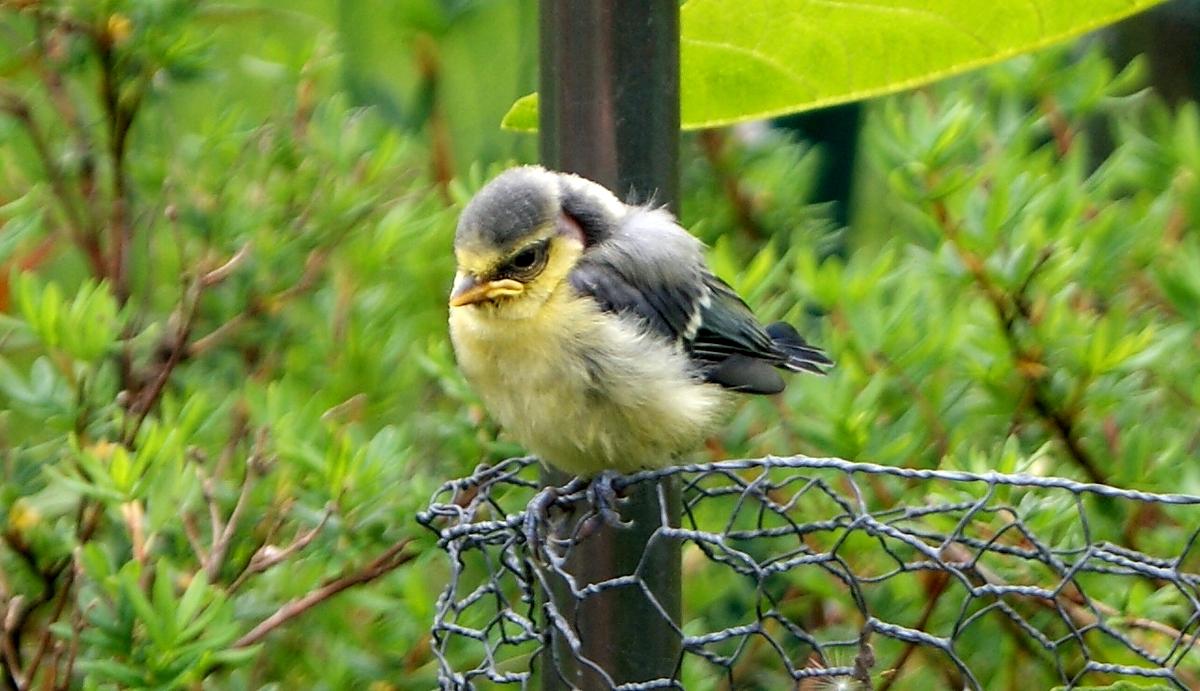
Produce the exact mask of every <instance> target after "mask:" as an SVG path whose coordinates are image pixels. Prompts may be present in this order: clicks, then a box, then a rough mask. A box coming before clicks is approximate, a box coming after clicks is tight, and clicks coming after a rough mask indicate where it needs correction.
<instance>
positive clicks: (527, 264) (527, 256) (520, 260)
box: [508, 245, 542, 271]
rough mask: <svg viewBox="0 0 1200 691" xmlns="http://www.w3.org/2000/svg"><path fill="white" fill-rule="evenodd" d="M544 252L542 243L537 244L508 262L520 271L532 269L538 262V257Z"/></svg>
mask: <svg viewBox="0 0 1200 691" xmlns="http://www.w3.org/2000/svg"><path fill="white" fill-rule="evenodd" d="M541 253H542V248H541V246H540V245H535V246H533V247H530V248H528V249H526V250H522V251H521V252H520V253H519V254H517V256H515V257H513V258H512V259H511V260H509V262H508V264H509V266H511V267H512V268H514V269H517V270H518V271H526V270H528V269H532V268H533V267H534V265H535V264H537V263H538V258H539V256H540V255H541Z"/></svg>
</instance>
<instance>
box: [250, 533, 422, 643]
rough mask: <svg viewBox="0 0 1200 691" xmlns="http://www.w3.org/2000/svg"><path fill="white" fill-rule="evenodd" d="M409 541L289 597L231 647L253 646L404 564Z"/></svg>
mask: <svg viewBox="0 0 1200 691" xmlns="http://www.w3.org/2000/svg"><path fill="white" fill-rule="evenodd" d="M410 542H412V538H410V537H406V538H404V539H402V540H400V541H399V542H397V543H396V544H394V545H392V546H391V547H389V548H388V549H387V550H386V551H384V553H383V554H381V555H379V556H378V557H377V558H376V559H375V560H374V561H372V562H371V563H370V564H367V565H366V566H364V567H362V568H361V569H359V570H358V571H354V572H351V573H348V574H345V575H343V576H339V577H338V578H335V579H333V580H331V581H327V582H326V583H325V584H324V585H322V586H321V587H320V588H317V589H316V590H314V591H312V592H310V593H308V594H307V595H304V596H303V597H299V598H296V599H294V600H289V601H288V602H286V603H285V604H284V605H283V606H282V607H280V608H279V609H278V610H276V611H275V613H273V614H272V615H271V616H269V617H267V618H266V619H264V620H262V621H261V622H259V623H258V625H257V626H255V627H254V628H253V629H251V630H250V631H249V632H248V633H247V634H246V635H244V636H242V637H241V638H239V639H238V640H237V641H236V642H235V643H234V644H233V647H235V648H247V647H249V646H252V645H254V644H256V643H258V642H259V641H261V640H262V639H264V638H266V637H267V634H269V633H271V632H272V631H274V630H275V629H277V628H279V627H280V626H283V625H284V624H286V623H288V622H289V621H291V620H292V619H295V618H296V617H298V616H300V615H301V614H304V613H305V612H307V611H308V610H310V609H312V608H313V607H316V606H317V605H319V604H321V603H322V602H324V601H326V600H328V599H329V598H331V597H333V596H334V595H337V594H338V593H340V592H342V591H343V590H347V589H348V588H353V587H354V586H358V585H362V584H364V583H370V582H371V581H373V580H375V579H377V578H379V577H380V576H383V575H386V574H387V573H390V572H391V571H393V570H395V569H396V568H398V567H400V566H403V565H404V564H407V563H408V562H410V561H412V560H413V559H414V558H415V556H416V555H415V554H414V553H412V552H408V553H406V552H405V551H404V548H405V547H407V546H408V544H409V543H410Z"/></svg>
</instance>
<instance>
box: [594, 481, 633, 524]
mask: <svg viewBox="0 0 1200 691" xmlns="http://www.w3.org/2000/svg"><path fill="white" fill-rule="evenodd" d="M619 477H620V475H618V474H617V473H615V472H613V471H611V470H606V471H604V472H602V473H600V474H599V475H597V476H596V477H595V478H593V479H592V483H591V484H590V485H588V490H587V494H588V503H590V504H591V505H592V515H591V516H589V517H588V518H587V519H586V523H585V525H584V526H583V530H582V534H584V535H587V534H590V533H591V532H592V531H593V530H595V529H596V528H598V527H599V526H600V525H606V526H608V527H610V528H628V527H630V526H632V525H633V521H623V520H621V513H620V512H619V511H618V510H617V508H616V507H618V506H620V505H621V504H623V503H624V502H625V501H626V499H624V498H623V497H621V496H620V495H619V494H617V489H616V487H614V486H613V483H614V482H615V481H616V479H617V478H619Z"/></svg>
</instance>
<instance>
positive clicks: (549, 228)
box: [450, 166, 620, 319]
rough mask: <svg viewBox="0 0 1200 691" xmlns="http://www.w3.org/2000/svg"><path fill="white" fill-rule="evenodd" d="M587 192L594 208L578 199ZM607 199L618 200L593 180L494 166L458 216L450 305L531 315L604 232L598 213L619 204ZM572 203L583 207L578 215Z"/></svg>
mask: <svg viewBox="0 0 1200 691" xmlns="http://www.w3.org/2000/svg"><path fill="white" fill-rule="evenodd" d="M592 188H594V189H592ZM605 195H607V198H606V197H605ZM589 196H590V197H592V199H591V207H592V208H593V210H595V209H601V210H603V212H602V213H589V212H587V210H586V209H587V206H586V205H584V206H580V204H581V203H584V202H587V201H588V200H587V199H586V198H587V197H589ZM612 203H615V204H616V205H618V206H619V205H620V202H619V201H617V199H616V198H615V197H613V196H612V195H611V193H609V192H608V191H607V190H605V189H604V188H603V187H601V186H600V185H597V184H595V183H592V182H589V181H587V180H583V179H582V178H578V177H575V176H570V175H563V174H561V173H555V172H552V171H548V170H545V169H544V168H541V167H538V166H525V167H521V168H512V169H509V170H507V171H505V172H503V173H501V174H500V175H499V176H497V177H496V178H495V179H493V180H492V181H491V182H489V183H488V184H487V185H485V186H484V187H483V189H481V190H480V191H479V192H478V193H477V194H476V195H475V197H474V198H473V199H472V200H471V202H470V203H469V204H467V207H466V208H465V209H464V210H463V213H462V216H460V217H459V221H458V229H457V231H456V232H455V235H454V254H455V258H456V259H457V261H458V271H457V274H456V275H455V278H454V288H453V290H452V291H451V293H450V307H451V308H463V309H482V310H486V311H487V312H488V313H490V314H492V315H494V316H497V317H503V318H514V319H515V318H524V317H529V316H532V315H533V314H535V313H536V312H537V310H538V308H540V307H541V306H542V305H543V304H545V302H546V301H547V300H548V299H549V297H550V296H551V295H552V294H553V293H554V291H555V290H556V289H558V288H559V287H560V286H561V284H562V283H563V281H564V280H565V279H566V277H567V275H568V274H569V273H570V271H571V269H572V268H573V267H574V266H575V263H576V262H577V261H578V260H579V257H580V256H582V254H583V252H584V251H585V249H586V248H587V247H588V246H589V245H591V244H593V242H595V241H597V240H598V239H599V235H600V234H601V233H603V232H605V223H606V220H605V219H606V218H609V217H611V215H612V213H615V212H617V211H618V208H617V207H614V206H613V204H612ZM573 207H579V209H582V210H583V211H584V215H585V216H586V218H585V219H583V220H582V221H583V222H581V219H580V217H579V215H578V213H572V208H573Z"/></svg>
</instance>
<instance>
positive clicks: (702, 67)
mask: <svg viewBox="0 0 1200 691" xmlns="http://www.w3.org/2000/svg"><path fill="white" fill-rule="evenodd" d="M1159 2H1161V0H1029V1H1028V2H1019V3H1012V2H962V0H886V1H885V0H851V1H849V2H841V1H837V2H834V1H830V0H688V2H687V3H685V4H684V6H683V8H682V9H681V10H680V24H681V29H680V62H681V67H680V71H681V73H682V74H681V77H680V78H681V82H682V83H681V87H680V93H681V98H682V104H681V108H682V123H683V128H684V129H701V128H705V127H718V126H721V125H730V124H733V123H736V122H742V121H744V120H753V119H758V118H766V117H774V116H777V115H784V114H787V113H795V112H799V111H803V110H811V109H814V108H821V107H824V106H831V105H836V104H839V103H846V102H849V101H857V100H861V99H865V98H872V97H874V96H881V95H883V94H889V93H894V92H897V91H902V90H904V89H911V88H913V87H917V86H920V85H922V84H926V83H928V82H931V81H935V80H937V79H942V78H944V77H948V76H950V75H954V74H959V73H961V72H966V71H967V70H971V69H974V68H976V67H982V66H984V65H988V64H991V63H995V62H999V61H1001V60H1004V59H1005V58H1010V57H1013V56H1015V55H1019V54H1021V53H1026V52H1029V51H1031V50H1036V49H1038V48H1043V47H1046V46H1049V45H1052V44H1054V43H1058V42H1060V41H1063V40H1066V39H1068V38H1071V37H1073V36H1078V35H1079V34H1082V33H1085V32H1088V31H1091V30H1093V29H1098V28H1100V27H1102V26H1105V25H1107V24H1111V23H1113V22H1115V21H1117V20H1119V19H1123V18H1124V17H1127V16H1129V15H1131V14H1134V13H1137V12H1139V11H1141V10H1144V9H1147V8H1149V7H1152V6H1154V5H1156V4H1158V3H1159ZM501 126H502V127H504V128H505V129H510V130H521V131H533V130H536V129H537V95H536V94H531V95H528V96H524V97H522V98H520V99H518V100H517V102H516V103H514V104H513V106H512V108H511V109H510V110H509V111H508V114H507V115H505V116H504V119H503V121H502V122H501Z"/></svg>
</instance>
